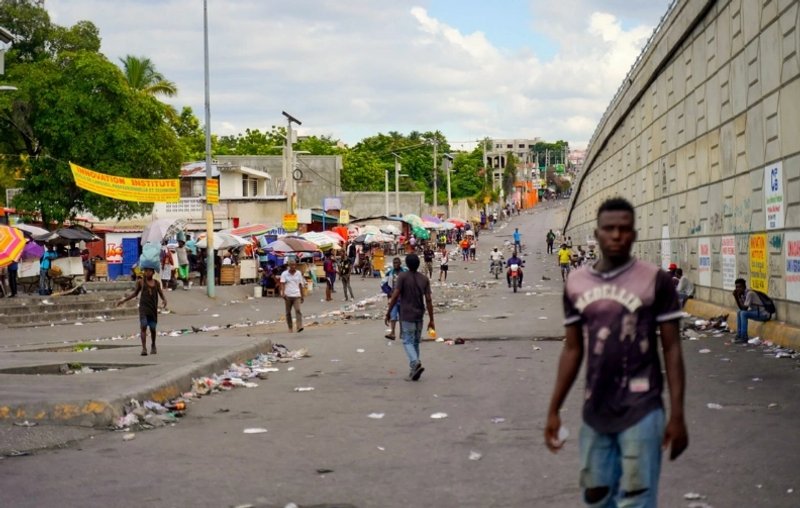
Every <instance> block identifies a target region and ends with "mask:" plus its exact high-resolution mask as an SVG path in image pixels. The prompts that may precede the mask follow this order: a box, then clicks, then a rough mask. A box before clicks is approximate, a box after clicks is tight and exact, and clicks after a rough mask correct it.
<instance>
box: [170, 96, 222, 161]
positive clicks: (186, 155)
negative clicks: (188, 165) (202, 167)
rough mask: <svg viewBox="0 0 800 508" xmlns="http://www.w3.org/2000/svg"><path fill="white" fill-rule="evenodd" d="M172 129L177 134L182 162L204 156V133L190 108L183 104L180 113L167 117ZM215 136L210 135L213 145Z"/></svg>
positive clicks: (212, 144) (203, 157) (199, 158)
mask: <svg viewBox="0 0 800 508" xmlns="http://www.w3.org/2000/svg"><path fill="white" fill-rule="evenodd" d="M168 120H169V123H170V125H171V127H172V130H173V131H174V132H175V134H176V135H177V136H178V142H179V143H180V146H181V160H182V161H183V162H189V161H196V160H202V159H205V157H206V134H205V130H204V129H203V127H202V126H201V125H200V120H198V119H197V117H196V116H194V113H193V112H192V108H190V107H189V106H184V107H183V109H182V110H181V112H180V114H177V115H174V116H170V117H168ZM215 141H216V139H215V136H212V137H211V146H212V148H213V147H214V144H215Z"/></svg>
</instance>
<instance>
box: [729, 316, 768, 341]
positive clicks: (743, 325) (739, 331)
mask: <svg viewBox="0 0 800 508" xmlns="http://www.w3.org/2000/svg"><path fill="white" fill-rule="evenodd" d="M748 319H752V320H753V321H761V322H764V321H769V315H768V314H767V313H766V312H764V311H762V310H758V309H751V310H740V311H739V312H737V313H736V338H737V339H740V340H745V339H747V320H748Z"/></svg>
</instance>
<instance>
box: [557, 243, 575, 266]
mask: <svg viewBox="0 0 800 508" xmlns="http://www.w3.org/2000/svg"><path fill="white" fill-rule="evenodd" d="M571 259H572V251H571V250H570V249H568V248H566V247H561V248H560V249H558V263H559V264H561V265H568V264H569V263H570V260H571Z"/></svg>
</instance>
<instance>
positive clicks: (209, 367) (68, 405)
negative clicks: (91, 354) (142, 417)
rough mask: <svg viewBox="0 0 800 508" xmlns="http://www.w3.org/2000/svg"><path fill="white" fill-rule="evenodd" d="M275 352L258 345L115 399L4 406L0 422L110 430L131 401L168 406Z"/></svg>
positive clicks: (267, 343)
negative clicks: (196, 382) (204, 382)
mask: <svg viewBox="0 0 800 508" xmlns="http://www.w3.org/2000/svg"><path fill="white" fill-rule="evenodd" d="M271 351H272V341H271V340H269V339H266V340H263V341H260V342H258V343H257V344H255V345H250V346H247V347H242V348H239V349H236V350H234V351H231V352H228V353H225V354H221V355H218V356H217V357H215V358H210V359H208V360H207V361H205V362H202V363H199V364H198V363H194V364H192V365H186V366H183V367H179V368H178V369H175V370H173V371H171V372H168V373H166V374H162V375H160V376H157V377H155V378H152V379H148V380H146V381H145V383H144V384H143V385H141V386H138V387H134V388H132V389H131V390H130V391H127V392H125V393H122V394H120V395H119V396H117V397H114V398H113V399H110V400H106V399H87V400H75V401H62V402H58V403H52V402H46V401H42V402H36V403H33V404H27V405H18V406H15V405H13V404H11V405H7V406H6V405H4V406H0V421H3V420H6V421H9V420H25V419H28V420H32V421H37V422H46V423H48V424H54V425H75V426H82V427H108V426H109V425H111V424H113V422H114V420H115V419H116V418H118V417H119V416H122V411H123V406H124V405H125V404H126V403H127V402H129V401H130V400H131V399H136V400H139V401H143V400H154V401H156V402H165V401H168V400H170V399H174V398H176V397H178V396H180V395H181V394H182V393H184V392H186V391H188V390H189V388H190V387H191V386H192V379H195V378H199V377H202V376H208V375H211V374H213V373H214V372H220V371H222V370H224V369H225V368H227V367H228V366H229V365H230V364H231V363H241V362H244V361H246V360H249V359H251V358H254V357H256V356H258V354H260V353H268V352H271Z"/></svg>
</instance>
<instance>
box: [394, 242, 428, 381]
mask: <svg viewBox="0 0 800 508" xmlns="http://www.w3.org/2000/svg"><path fill="white" fill-rule="evenodd" d="M406 266H407V267H408V270H409V271H408V272H403V273H401V274H400V275H399V276H398V277H397V282H396V284H395V287H394V291H393V292H392V297H391V298H390V299H389V306H388V308H387V309H386V319H385V323H386V324H387V325H388V324H389V320H390V318H391V312H392V308H393V307H394V305H395V304H396V303H397V302H398V301H402V302H403V305H401V306H400V337H401V338H402V339H403V349H405V351H406V355H407V356H408V365H409V368H410V371H409V373H408V380H409V381H418V380H419V378H420V376H421V375H422V372H423V371H424V370H425V369H424V368H423V367H422V362H420V360H419V341H420V337H421V335H422V319H423V317H424V316H425V309H426V308H427V310H428V328H429V329H431V330H435V329H436V326H435V325H434V322H433V298H432V297H431V283H430V281H429V280H428V278H427V277H425V276H424V275H423V274H421V273H418V272H417V270H418V269H419V256H417V255H416V254H409V255H408V256H406Z"/></svg>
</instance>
